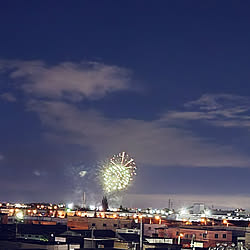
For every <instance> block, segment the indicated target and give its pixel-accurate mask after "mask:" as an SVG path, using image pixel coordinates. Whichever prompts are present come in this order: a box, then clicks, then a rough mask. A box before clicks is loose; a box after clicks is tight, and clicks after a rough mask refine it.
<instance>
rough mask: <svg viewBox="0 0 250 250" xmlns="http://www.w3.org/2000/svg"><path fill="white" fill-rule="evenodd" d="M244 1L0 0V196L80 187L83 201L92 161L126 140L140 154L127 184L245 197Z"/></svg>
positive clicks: (51, 196) (163, 191) (249, 112)
mask: <svg viewBox="0 0 250 250" xmlns="http://www.w3.org/2000/svg"><path fill="white" fill-rule="evenodd" d="M249 9H250V3H249V1H241V2H228V1H209V2H204V1H178V2H177V1H157V2H152V1H144V2H142V1H126V2H120V1H74V2H69V1H45V0H44V1H8V2H5V3H2V5H1V8H0V30H1V39H0V45H1V46H0V114H1V121H0V169H1V177H0V187H1V189H0V190H1V191H0V199H1V200H25V201H32V200H40V199H42V200H51V201H53V200H57V201H70V199H74V200H77V197H78V198H79V197H80V194H79V193H80V192H82V190H85V191H87V192H88V194H89V200H90V201H91V202H92V200H93V199H95V198H94V196H93V193H95V192H96V190H98V188H99V187H98V185H97V183H96V181H95V174H94V173H95V171H96V168H97V165H98V162H100V161H101V160H103V159H105V158H106V157H109V156H110V155H113V154H114V153H118V152H119V151H121V150H125V151H127V152H128V153H129V154H130V155H132V156H133V157H134V158H135V160H136V162H137V165H138V168H139V170H138V172H139V173H138V177H137V179H136V182H135V185H134V186H133V187H132V188H131V189H130V191H129V193H130V194H137V195H140V194H145V195H147V194H148V195H152V194H155V195H166V196H168V195H169V197H171V195H177V196H178V195H180V197H183V196H182V195H185V197H186V200H188V199H189V198H188V197H192V201H193V199H194V198H193V197H194V196H195V195H196V196H197V199H199V200H201V199H203V198H202V197H203V196H204V200H205V201H206V198H205V197H206V196H209V197H211V195H215V194H216V195H221V196H227V197H229V198H228V199H233V198H234V197H236V196H240V197H242V205H245V203H244V201H243V200H244V199H245V196H246V197H247V198H248V191H247V190H248V189H249V188H250V184H249V182H248V181H247V180H248V179H247V178H248V176H249V174H250V157H249V154H248V149H249V146H250V143H249V139H250V136H249V128H250V106H249V104H250V96H249V95H250V94H249V93H250V87H249V86H250V85H249V81H250V73H249V66H250V61H249V58H250V47H249V44H250V31H249V27H250V16H249ZM81 170H86V171H87V175H86V176H84V177H83V178H80V177H79V176H78V171H81ZM203 180H204V181H203ZM72 193H73V194H74V196H72ZM72 197H74V198H72ZM143 197H144V196H143ZM145 197H147V196H145ZM164 197H165V196H164ZM164 199H165V198H164ZM190 199H191V198H190ZM209 199H210V198H209ZM145 200H146V198H145ZM215 200H216V201H215V203H216V202H217V203H216V204H219V201H218V197H217V198H216V199H215ZM140 202H141V203H140V204H138V205H140V206H144V205H146V203H144V201H143V199H142V200H141V201H140ZM125 205H126V204H125ZM136 205H137V204H136ZM156 205H157V204H156ZM159 205H161V206H164V204H163V203H162V202H161V203H160V204H159ZM166 206H167V200H166Z"/></svg>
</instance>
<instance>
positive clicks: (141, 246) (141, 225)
mask: <svg viewBox="0 0 250 250" xmlns="http://www.w3.org/2000/svg"><path fill="white" fill-rule="evenodd" d="M139 218H141V222H140V250H143V224H142V215H141V216H140V217H139Z"/></svg>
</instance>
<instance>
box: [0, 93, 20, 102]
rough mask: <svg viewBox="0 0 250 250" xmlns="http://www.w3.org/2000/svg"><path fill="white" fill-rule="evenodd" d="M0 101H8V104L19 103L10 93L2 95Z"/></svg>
mask: <svg viewBox="0 0 250 250" xmlns="http://www.w3.org/2000/svg"><path fill="white" fill-rule="evenodd" d="M0 99H2V100H4V101H7V102H16V101H17V99H16V97H15V96H14V95H13V94H11V93H9V92H6V93H3V94H0Z"/></svg>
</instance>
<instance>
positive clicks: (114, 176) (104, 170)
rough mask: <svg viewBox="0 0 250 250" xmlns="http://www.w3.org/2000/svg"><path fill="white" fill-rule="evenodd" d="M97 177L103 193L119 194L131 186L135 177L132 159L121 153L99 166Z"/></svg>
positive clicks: (134, 166)
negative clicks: (98, 176)
mask: <svg viewBox="0 0 250 250" xmlns="http://www.w3.org/2000/svg"><path fill="white" fill-rule="evenodd" d="M99 175H100V180H101V184H102V188H103V191H104V193H106V194H115V193H119V192H121V191H125V190H127V188H128V187H129V186H130V185H131V184H132V182H133V177H134V176H135V175H136V164H135V162H134V159H132V158H130V156H129V155H128V154H127V153H125V152H122V153H119V154H117V155H114V156H113V157H112V158H111V159H109V160H107V161H106V162H105V164H103V166H101V169H100V173H99Z"/></svg>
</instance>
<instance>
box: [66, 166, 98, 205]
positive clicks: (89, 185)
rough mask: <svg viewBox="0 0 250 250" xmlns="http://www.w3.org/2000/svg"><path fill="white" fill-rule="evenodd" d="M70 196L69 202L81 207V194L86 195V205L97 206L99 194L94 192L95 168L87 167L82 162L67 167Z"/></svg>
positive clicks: (95, 189)
mask: <svg viewBox="0 0 250 250" xmlns="http://www.w3.org/2000/svg"><path fill="white" fill-rule="evenodd" d="M67 175H68V176H69V180H70V186H71V189H72V196H71V197H70V199H71V200H70V201H71V202H74V203H75V204H78V205H80V206H82V204H83V192H85V194H86V203H87V205H90V204H94V205H98V204H100V202H101V195H100V192H96V191H97V188H96V167H95V166H91V167H87V166H85V165H84V164H83V163H82V162H80V163H78V164H72V165H70V166H69V167H67Z"/></svg>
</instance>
